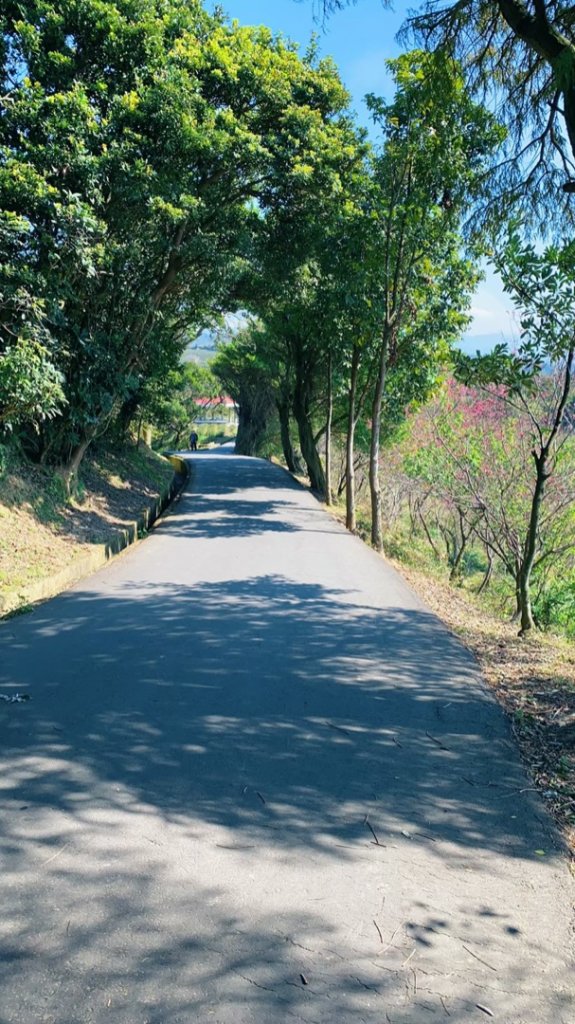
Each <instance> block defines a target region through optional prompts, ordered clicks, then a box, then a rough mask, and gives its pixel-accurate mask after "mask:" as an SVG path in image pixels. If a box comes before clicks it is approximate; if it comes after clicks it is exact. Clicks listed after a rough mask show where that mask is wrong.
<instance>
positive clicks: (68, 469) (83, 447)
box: [56, 431, 96, 496]
mask: <svg viewBox="0 0 575 1024" xmlns="http://www.w3.org/2000/svg"><path fill="white" fill-rule="evenodd" d="M95 435H96V432H95V431H94V432H92V433H91V434H90V436H89V437H87V438H85V439H84V440H83V441H80V442H79V444H77V445H76V446H75V448H73V449H72V453H71V455H70V457H69V459H68V461H67V462H66V463H64V465H62V466H58V468H57V469H56V473H57V475H58V476H59V477H60V479H61V480H62V481H63V483H64V487H65V488H66V494H67V495H68V496H70V494H72V491H73V490H74V484H75V483H76V480H77V478H78V470H79V469H80V464H81V462H82V459H83V458H84V455H85V454H86V452H87V451H88V448H89V447H90V445H91V444H92V441H93V440H94V437H95Z"/></svg>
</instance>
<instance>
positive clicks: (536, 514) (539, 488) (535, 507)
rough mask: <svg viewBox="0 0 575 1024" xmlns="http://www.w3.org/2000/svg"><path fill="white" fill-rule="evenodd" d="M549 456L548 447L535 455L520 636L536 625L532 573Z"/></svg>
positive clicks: (521, 572) (521, 589)
mask: <svg viewBox="0 0 575 1024" xmlns="http://www.w3.org/2000/svg"><path fill="white" fill-rule="evenodd" d="M548 455H549V451H548V448H547V447H544V448H543V449H542V451H541V453H540V454H539V455H537V454H536V453H535V452H534V453H533V458H534V459H535V466H536V473H537V475H536V478H535V488H534V490H533V497H532V499H531V511H530V513H529V527H528V529H527V537H526V538H525V547H524V551H523V559H522V561H521V568H520V570H519V577H518V581H517V582H518V598H519V615H520V622H521V629H520V630H519V635H520V636H522V635H523V634H524V633H527V632H528V631H529V630H530V629H533V627H534V625H535V623H534V622H533V612H532V610H531V571H532V569H533V562H534V561H535V552H536V550H537V531H538V529H539V519H540V517H541V502H542V501H543V495H544V493H545V481H546V480H547V476H548V474H547V473H546V466H547V459H548Z"/></svg>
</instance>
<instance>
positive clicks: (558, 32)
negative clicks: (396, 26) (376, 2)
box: [317, 0, 575, 231]
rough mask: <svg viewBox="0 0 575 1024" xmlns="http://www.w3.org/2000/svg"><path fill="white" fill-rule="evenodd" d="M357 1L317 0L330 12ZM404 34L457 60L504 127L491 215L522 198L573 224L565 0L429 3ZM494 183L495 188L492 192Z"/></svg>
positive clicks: (574, 148) (551, 218)
mask: <svg viewBox="0 0 575 1024" xmlns="http://www.w3.org/2000/svg"><path fill="white" fill-rule="evenodd" d="M351 2H355V0H319V3H318V5H317V6H318V8H319V13H321V14H323V16H327V15H328V14H330V13H333V12H335V11H338V10H342V9H343V8H344V7H346V6H348V4H349V3H351ZM400 37H401V38H402V39H404V40H409V41H413V39H414V38H415V40H416V41H418V42H422V43H423V44H424V45H425V46H426V47H427V48H429V49H432V50H436V49H440V50H442V51H443V52H445V53H447V54H448V55H453V56H455V57H457V58H458V59H459V60H460V61H461V63H462V66H463V67H464V68H465V69H466V79H467V82H468V85H469V86H470V87H471V89H472V90H474V91H476V92H477V94H479V96H480V98H481V99H482V101H485V100H486V99H487V100H488V102H489V104H490V106H491V107H492V109H493V110H494V111H495V112H496V115H497V117H498V119H499V120H500V121H501V122H502V123H505V124H506V125H507V126H508V128H509V144H508V150H507V156H506V158H505V159H504V160H503V161H502V162H500V165H499V169H498V174H497V178H498V182H497V187H496V186H495V182H494V181H493V179H492V186H493V189H494V194H493V196H492V205H493V210H492V212H493V213H495V214H497V213H501V211H502V210H505V209H508V207H509V203H510V202H511V201H515V202H517V203H519V204H521V206H522V209H523V211H524V213H526V214H528V215H529V214H532V213H534V212H535V213H536V214H537V215H538V226H539V227H541V225H542V224H543V223H545V226H546V227H548V226H549V223H550V222H552V223H553V224H554V225H555V226H556V227H557V228H559V229H560V230H561V229H564V228H565V222H566V220H567V221H568V223H569V230H570V231H572V228H573V205H572V202H569V196H570V195H571V194H572V193H573V192H575V19H574V18H573V7H572V5H570V4H565V3H562V2H561V0H456V2H454V0H449V2H447V3H441V4H438V3H436V2H435V0H425V2H424V3H422V4H421V5H420V9H419V11H417V10H415V11H414V12H411V14H410V18H409V19H408V21H407V22H406V24H405V25H404V27H403V29H402V32H401V33H400ZM495 188H496V191H495Z"/></svg>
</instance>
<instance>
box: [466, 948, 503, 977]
mask: <svg viewBox="0 0 575 1024" xmlns="http://www.w3.org/2000/svg"><path fill="white" fill-rule="evenodd" d="M461 945H462V946H463V948H464V949H466V950H467V952H468V953H470V954H471V956H474V957H475V959H476V960H479V963H480V964H483V966H484V967H489V970H490V971H495V973H496V974H497V968H496V967H492V965H491V964H488V963H487V960H482V959H481V957H480V956H477V953H474V952H473V950H472V949H470V948H469V946H466V945H465V943H464V942H462V943H461Z"/></svg>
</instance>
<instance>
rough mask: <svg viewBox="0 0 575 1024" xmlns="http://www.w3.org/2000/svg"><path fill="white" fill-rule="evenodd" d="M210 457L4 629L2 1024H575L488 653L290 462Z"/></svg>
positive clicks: (556, 912)
mask: <svg viewBox="0 0 575 1024" xmlns="http://www.w3.org/2000/svg"><path fill="white" fill-rule="evenodd" d="M193 464H194V477H193V484H192V487H191V488H190V489H189V491H188V493H186V494H185V495H184V496H183V497H182V498H181V500H180V501H179V502H178V503H177V505H176V506H175V508H174V510H173V512H172V514H171V515H169V516H168V517H167V518H166V520H165V521H164V522H163V523H162V524H161V525H160V526H159V528H158V529H157V530H155V531H154V533H153V535H152V536H151V537H150V538H149V539H148V540H147V541H146V542H145V543H144V544H142V545H140V546H139V547H138V548H137V549H136V550H134V551H132V552H131V553H129V554H127V555H126V556H125V557H122V558H121V559H119V560H117V561H116V562H115V563H114V564H113V565H111V566H110V567H108V568H107V569H105V570H103V571H102V572H100V573H97V574H96V575H95V576H93V577H91V578H90V579H89V580H86V581H84V582H83V583H81V584H79V585H78V586H77V587H76V588H74V589H73V590H71V591H69V592H68V593H66V594H65V595H63V596H61V597H59V598H57V599H56V600H53V601H50V602H49V603H47V604H45V605H43V606H42V607H39V608H38V609H37V610H36V611H35V612H33V613H32V614H30V615H26V616H24V617H22V618H17V619H13V620H10V621H8V622H5V623H4V624H2V626H1V627H0V691H1V692H3V693H6V692H9V691H10V690H11V689H12V690H13V691H16V690H23V689H25V690H27V691H29V692H30V694H31V696H32V700H31V701H30V702H29V703H27V704H21V705H20V704H13V705H6V704H2V705H0V754H1V756H2V763H1V766H0V787H1V792H0V798H1V802H0V806H1V812H2V822H1V823H2V864H3V867H2V874H1V877H0V900H1V903H0V905H1V907H2V913H1V916H0V953H1V973H0V986H1V988H0V1024H38V1022H43V1024H91V1022H94V1024H195V1022H200V1024H204V1022H205V1024H210V1022H213V1024H248V1022H249V1024H270V1022H274V1024H284V1022H285V1024H290V1022H293V1021H296V1022H297V1021H304V1022H308V1024H315V1022H317V1024H320V1022H321V1024H361V1022H366V1024H388V1022H389V1024H434V1022H445V1024H460V1022H463V1021H465V1022H474V1021H477V1022H478V1024H482V1022H483V1021H487V1020H489V1019H490V1018H489V1013H491V1014H492V1015H493V1019H495V1020H496V1021H500V1022H503V1024H574V1021H575V1008H574V1004H573V995H574V990H575V975H574V973H573V971H572V961H570V953H571V951H572V946H571V937H572V936H571V932H570V923H571V920H570V918H571V905H572V897H573V887H572V884H571V882H572V879H571V876H570V875H569V872H568V869H567V866H566V861H565V858H564V857H563V855H562V854H561V853H560V852H559V851H558V848H557V847H556V846H555V845H554V836H553V832H552V829H551V827H550V823H549V821H548V819H547V817H546V812H545V810H544V809H543V807H542V804H541V803H540V802H539V801H538V799H537V798H536V797H535V795H534V794H533V792H532V791H531V789H530V785H529V782H528V781H527V780H526V778H525V776H524V774H523V772H522V770H521V768H520V767H519V765H518V762H517V758H516V755H515V751H514V748H513V744H512V743H511V742H510V739H509V733H508V729H507V726H506V724H505V722H504V720H503V717H502V715H501V713H500V712H499V710H498V709H497V707H496V706H495V705H494V703H493V702H492V700H491V698H490V697H489V695H488V694H487V693H486V691H485V690H484V689H483V687H482V685H481V683H480V681H479V680H478V678H477V675H476V670H475V666H474V663H473V661H472V659H471V658H470V657H469V656H468V654H467V653H466V652H465V651H464V650H463V649H462V648H461V647H460V646H459V644H458V643H457V642H456V641H455V640H454V639H453V638H452V637H451V636H450V634H449V633H447V632H446V631H445V630H444V629H443V627H442V626H441V625H440V624H439V623H438V621H437V620H436V619H435V618H434V617H433V615H431V614H430V612H429V611H428V610H427V609H426V608H425V607H424V606H423V605H422V604H421V603H420V602H419V601H418V599H417V598H416V597H415V596H414V595H413V594H412V592H411V591H410V590H409V589H408V588H407V586H406V585H405V584H404V583H403V582H402V581H401V580H400V579H399V578H398V577H397V576H396V575H395V574H394V573H393V572H392V571H391V570H390V569H389V568H387V567H386V566H385V564H384V563H383V562H382V561H381V560H380V559H379V558H377V557H376V556H375V555H374V554H373V553H372V552H371V551H369V550H368V549H367V548H366V547H365V546H363V545H362V544H361V543H360V541H358V540H356V539H355V538H353V537H350V536H349V535H348V534H346V533H345V531H344V530H343V529H342V528H341V527H340V526H339V525H338V524H337V523H336V522H335V521H334V520H333V519H332V518H331V517H330V516H329V515H327V514H326V513H325V512H324V511H323V510H322V509H321V507H320V506H319V505H318V504H317V503H316V502H315V501H314V499H313V498H312V497H311V496H309V495H308V494H307V493H306V492H305V491H303V490H302V489H301V488H299V487H298V486H297V485H296V484H294V483H293V482H292V480H291V479H290V477H288V476H287V474H285V473H283V472H282V471H281V470H279V469H277V468H274V467H272V466H270V465H268V464H266V463H263V462H259V461H256V460H248V459H240V458H236V457H233V456H231V455H229V454H219V453H218V454H214V455H212V454H209V453H205V454H204V453H200V454H199V455H198V456H197V457H194V460H193ZM537 851H544V854H545V855H544V856H540V855H539V854H538V852H537Z"/></svg>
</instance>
